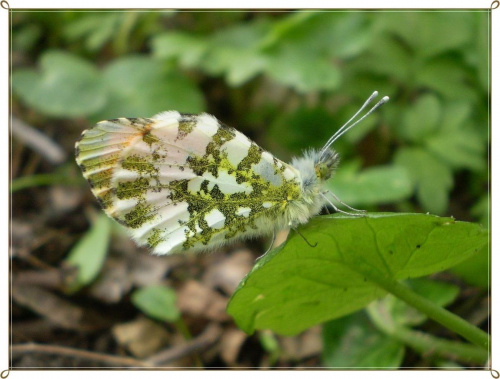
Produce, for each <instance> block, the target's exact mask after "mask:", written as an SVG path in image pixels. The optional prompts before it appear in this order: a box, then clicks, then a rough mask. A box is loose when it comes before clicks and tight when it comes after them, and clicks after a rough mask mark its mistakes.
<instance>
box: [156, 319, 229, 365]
mask: <svg viewBox="0 0 500 379" xmlns="http://www.w3.org/2000/svg"><path fill="white" fill-rule="evenodd" d="M221 334H222V329H221V327H220V326H219V325H218V324H216V323H213V324H210V325H209V326H208V327H207V328H206V329H205V330H204V331H203V333H201V334H200V335H198V336H196V337H195V338H193V339H192V340H189V341H187V342H186V343H184V344H182V345H179V346H175V347H172V348H169V349H166V350H164V351H161V352H159V353H157V354H155V355H153V356H151V357H149V358H148V360H147V362H149V363H150V364H151V365H152V366H161V365H165V364H167V363H170V362H172V361H176V360H178V359H180V358H182V357H185V356H187V355H191V354H193V353H196V352H199V351H201V350H203V349H206V348H208V347H210V346H212V345H213V344H214V343H215V342H217V340H218V339H219V338H220V336H221Z"/></svg>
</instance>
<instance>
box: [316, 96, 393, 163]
mask: <svg viewBox="0 0 500 379" xmlns="http://www.w3.org/2000/svg"><path fill="white" fill-rule="evenodd" d="M377 96H378V92H377V91H374V92H373V93H372V94H371V96H370V97H369V98H368V99H367V100H366V101H365V103H364V104H363V105H362V106H361V108H359V110H358V111H357V112H356V113H355V114H354V116H352V117H351V118H350V119H349V121H347V122H346V123H345V124H344V125H342V127H341V128H340V129H339V130H337V131H336V132H335V134H334V135H333V136H331V137H330V139H329V140H328V141H327V142H326V144H325V146H324V147H323V148H322V149H321V151H320V155H323V154H324V153H325V151H326V150H327V149H328V148H329V147H330V146H331V145H332V144H333V143H334V142H335V141H336V140H338V139H339V138H340V137H341V136H342V135H344V134H345V133H346V132H347V131H348V130H349V129H351V128H352V127H353V126H355V125H357V124H359V123H360V122H361V121H363V120H364V119H365V118H366V117H368V116H369V115H370V114H371V113H373V112H374V111H375V110H376V109H378V108H379V107H380V106H382V105H384V104H385V103H387V102H388V101H389V96H384V97H383V98H382V99H381V100H380V101H379V102H378V103H377V104H375V105H374V106H373V107H372V108H371V109H370V110H369V111H368V112H366V113H365V114H364V115H363V117H361V118H360V119H359V120H357V121H356V122H354V123H352V124H351V121H352V120H354V119H355V118H356V117H357V116H358V115H359V114H360V113H361V112H362V111H363V110H364V109H365V108H366V107H367V106H368V105H369V104H370V103H371V102H372V101H373V99H374V98H375V97H377Z"/></svg>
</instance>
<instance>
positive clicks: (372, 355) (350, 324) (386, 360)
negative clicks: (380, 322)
mask: <svg viewBox="0 0 500 379" xmlns="http://www.w3.org/2000/svg"><path fill="white" fill-rule="evenodd" d="M404 351H405V349H404V345H403V344H402V343H400V342H398V341H395V340H394V339H392V338H390V337H389V336H386V335H384V334H382V333H380V332H379V331H378V330H377V329H375V328H374V327H373V326H372V325H371V323H370V322H369V320H368V318H367V317H366V315H365V314H364V312H357V313H355V314H352V315H349V316H345V317H342V318H339V319H336V320H332V321H329V322H327V323H325V324H324V325H323V353H322V363H323V365H324V366H325V367H332V368H357V369H360V368H367V369H369V368H371V369H374V368H381V369H384V368H385V369H390V368H399V367H400V366H401V363H402V362H403V357H404Z"/></svg>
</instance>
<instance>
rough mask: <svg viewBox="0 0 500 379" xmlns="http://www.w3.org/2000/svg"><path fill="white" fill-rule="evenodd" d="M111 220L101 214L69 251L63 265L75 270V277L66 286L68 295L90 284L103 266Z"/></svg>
mask: <svg viewBox="0 0 500 379" xmlns="http://www.w3.org/2000/svg"><path fill="white" fill-rule="evenodd" d="M110 223H111V220H110V219H109V218H108V216H106V215H105V214H101V215H100V216H99V218H98V219H97V221H96V222H95V223H94V225H92V227H91V228H90V230H89V231H88V232H87V233H86V234H85V235H84V236H83V237H82V238H81V239H80V241H78V242H77V244H76V245H75V246H74V247H73V248H72V249H71V251H70V252H69V254H68V256H67V258H66V259H65V260H64V265H68V266H72V267H75V268H77V270H78V271H77V274H76V277H75V278H73V280H72V281H71V283H69V284H68V285H67V288H66V290H67V291H68V292H69V293H73V292H76V291H78V290H79V289H80V288H82V287H84V286H86V285H88V284H90V283H92V281H93V280H94V279H95V278H96V277H97V275H98V274H99V272H100V271H101V268H102V266H103V264H104V260H105V258H106V254H107V252H108V244H109V238H110V231H111V229H110V228H111V226H110Z"/></svg>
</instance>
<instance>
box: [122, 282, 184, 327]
mask: <svg viewBox="0 0 500 379" xmlns="http://www.w3.org/2000/svg"><path fill="white" fill-rule="evenodd" d="M131 300H132V303H133V304H134V305H135V306H136V307H137V308H138V309H140V310H141V312H143V313H144V314H146V315H148V316H149V317H152V318H154V319H157V320H160V321H168V322H175V321H177V320H178V319H179V318H180V312H179V309H178V308H177V305H176V302H177V296H176V294H175V291H174V290H173V289H171V288H169V287H166V286H162V285H153V286H148V287H143V288H141V289H138V290H137V291H135V292H134V293H133V294H132V297H131Z"/></svg>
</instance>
